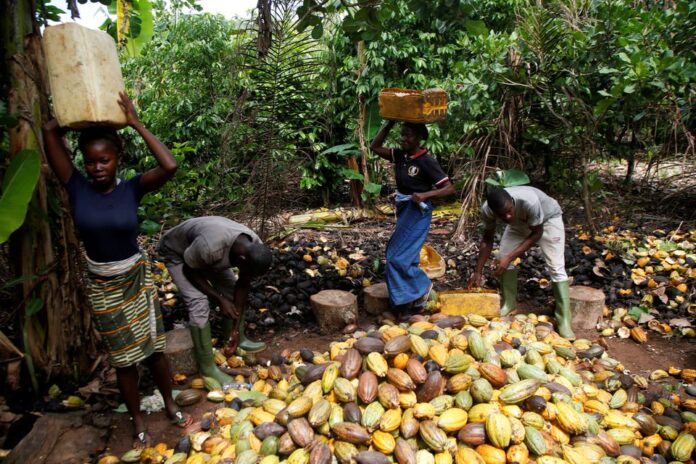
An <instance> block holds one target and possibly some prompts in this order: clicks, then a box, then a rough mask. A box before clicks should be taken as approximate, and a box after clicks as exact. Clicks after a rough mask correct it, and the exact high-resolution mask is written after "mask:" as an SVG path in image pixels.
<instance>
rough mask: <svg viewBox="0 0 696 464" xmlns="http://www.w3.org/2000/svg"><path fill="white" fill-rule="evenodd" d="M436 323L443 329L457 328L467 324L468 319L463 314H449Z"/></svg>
mask: <svg viewBox="0 0 696 464" xmlns="http://www.w3.org/2000/svg"><path fill="white" fill-rule="evenodd" d="M435 325H436V326H438V327H440V328H441V329H446V328H448V327H453V328H455V329H461V328H462V327H464V326H465V325H466V319H465V318H463V317H462V316H447V317H443V318H442V319H440V320H438V321H436V322H435Z"/></svg>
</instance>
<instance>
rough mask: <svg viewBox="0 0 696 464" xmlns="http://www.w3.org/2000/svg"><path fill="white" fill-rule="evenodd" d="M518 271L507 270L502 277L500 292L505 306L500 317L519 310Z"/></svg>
mask: <svg viewBox="0 0 696 464" xmlns="http://www.w3.org/2000/svg"><path fill="white" fill-rule="evenodd" d="M518 274H519V270H518V269H506V270H505V272H503V275H502V276H501V277H500V290H501V293H502V297H503V306H502V307H501V308H500V315H501V316H507V315H508V314H510V313H511V312H513V311H516V310H517V275H518Z"/></svg>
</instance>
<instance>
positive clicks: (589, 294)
mask: <svg viewBox="0 0 696 464" xmlns="http://www.w3.org/2000/svg"><path fill="white" fill-rule="evenodd" d="M570 312H571V314H572V319H571V321H572V322H571V323H572V325H573V329H583V330H590V329H594V328H595V327H596V326H597V323H598V322H600V321H601V320H602V313H603V312H604V292H603V291H601V290H598V289H596V288H592V287H585V286H583V285H576V286H573V287H570Z"/></svg>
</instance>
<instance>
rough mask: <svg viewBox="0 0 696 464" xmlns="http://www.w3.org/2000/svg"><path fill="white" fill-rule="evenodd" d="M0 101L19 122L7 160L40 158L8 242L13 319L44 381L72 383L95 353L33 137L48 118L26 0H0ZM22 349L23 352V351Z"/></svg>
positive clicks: (66, 234)
mask: <svg viewBox="0 0 696 464" xmlns="http://www.w3.org/2000/svg"><path fill="white" fill-rule="evenodd" d="M0 10H1V11H0V17H2V22H3V30H4V31H5V33H4V34H3V38H2V40H3V41H4V43H3V50H4V52H5V54H4V56H3V64H4V66H5V69H7V70H8V72H7V73H3V75H4V76H5V77H4V78H3V79H4V80H5V81H4V82H3V87H2V88H3V94H4V95H3V98H6V99H7V102H8V108H9V111H10V113H13V114H16V115H17V116H18V118H19V123H18V125H17V126H16V127H14V128H13V129H12V130H10V132H9V136H10V156H14V155H16V154H17V153H19V152H20V151H21V150H23V149H33V150H37V151H39V153H41V155H42V164H41V176H40V178H39V181H38V183H37V186H36V190H35V192H34V198H33V199H32V202H31V205H30V208H29V211H28V213H27V217H26V219H25V223H24V225H23V226H22V227H21V228H20V229H19V230H18V231H16V232H15V233H14V234H13V235H12V237H11V240H10V257H11V260H12V265H13V271H14V274H15V276H17V277H25V278H27V277H28V279H27V280H26V281H24V282H23V283H22V284H21V286H20V288H21V295H20V296H19V297H18V300H19V301H21V305H20V311H18V313H19V314H18V317H19V320H18V324H20V325H21V324H22V323H21V322H19V321H28V323H25V324H24V327H23V330H24V331H25V333H26V334H27V336H26V337H25V346H24V350H25V353H27V354H30V355H31V358H33V362H34V365H35V366H36V368H37V369H38V370H39V371H40V372H41V373H43V375H44V378H45V380H48V379H49V378H51V377H59V378H62V377H68V376H70V377H73V378H76V377H77V378H79V377H80V376H81V374H85V373H86V368H87V367H88V366H89V363H90V359H94V357H95V355H96V341H95V337H94V332H93V329H92V319H91V312H90V310H89V306H88V304H87V303H86V299H85V297H84V292H83V288H82V279H81V272H80V263H79V258H78V257H79V244H78V242H77V239H76V236H75V230H74V226H73V223H72V219H71V217H70V214H69V209H68V206H67V205H68V204H69V202H68V199H67V195H66V192H65V190H64V189H63V188H62V187H60V186H59V184H58V181H57V179H56V178H55V176H54V175H53V173H52V172H51V170H50V168H49V167H48V165H47V163H46V158H45V153H44V150H43V140H42V139H41V126H42V123H43V122H44V121H45V120H46V119H47V118H48V115H49V110H48V99H47V92H46V89H47V85H46V73H45V63H44V57H43V53H42V50H41V34H40V31H39V24H38V23H36V22H35V21H34V18H35V17H36V3H35V2H34V1H33V0H2V2H1V3H0ZM33 299H40V300H41V301H42V302H43V308H42V310H41V311H40V312H39V313H38V314H36V315H34V316H33V317H31V318H25V316H24V311H25V310H26V307H27V304H28V302H29V301H31V300H33ZM27 345H28V346H27Z"/></svg>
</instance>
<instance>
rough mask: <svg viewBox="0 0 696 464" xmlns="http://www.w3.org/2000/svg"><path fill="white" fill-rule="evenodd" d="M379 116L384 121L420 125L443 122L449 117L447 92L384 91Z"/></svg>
mask: <svg viewBox="0 0 696 464" xmlns="http://www.w3.org/2000/svg"><path fill="white" fill-rule="evenodd" d="M379 115H380V117H381V118H382V119H391V120H393V121H405V122H413V123H419V124H428V123H431V122H437V121H442V120H443V119H445V117H446V116H447V92H445V91H444V90H442V89H427V90H409V89H398V88H390V89H382V91H381V92H380V93H379Z"/></svg>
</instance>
